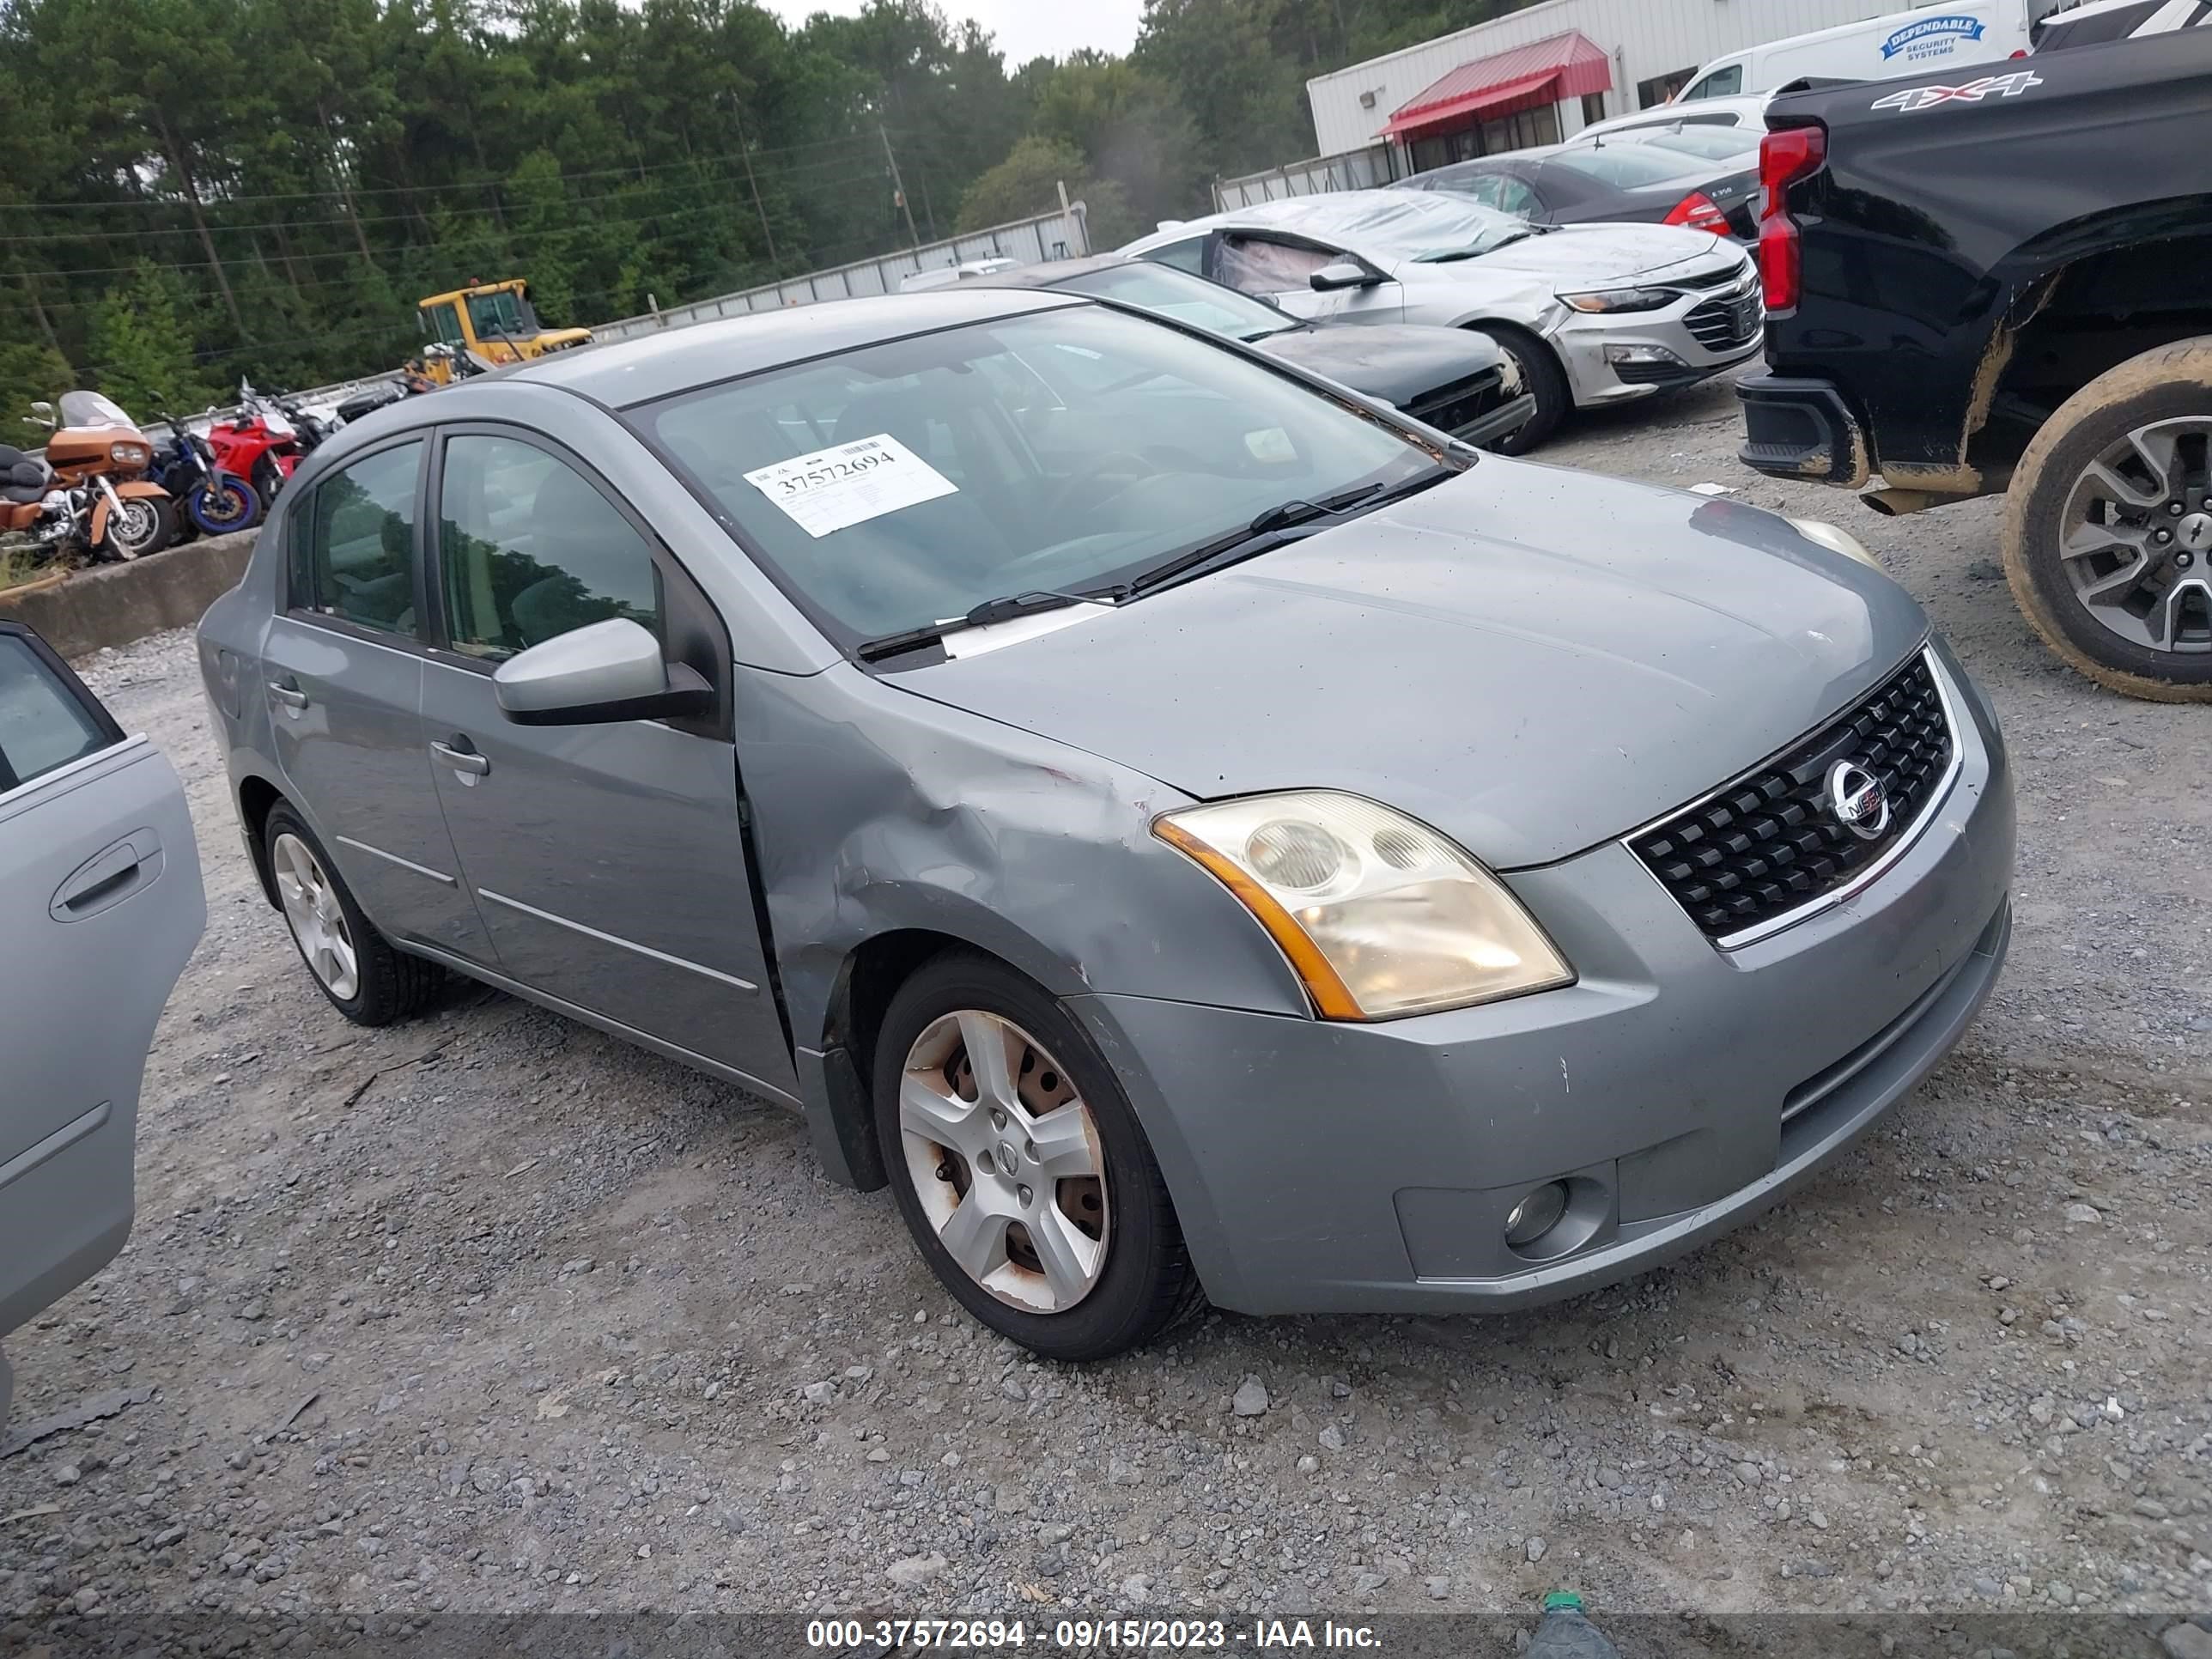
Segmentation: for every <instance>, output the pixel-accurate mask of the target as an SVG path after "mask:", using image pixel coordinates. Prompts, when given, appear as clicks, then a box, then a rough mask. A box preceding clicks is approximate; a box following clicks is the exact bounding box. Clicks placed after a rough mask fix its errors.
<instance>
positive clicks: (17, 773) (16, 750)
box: [0, 634, 114, 794]
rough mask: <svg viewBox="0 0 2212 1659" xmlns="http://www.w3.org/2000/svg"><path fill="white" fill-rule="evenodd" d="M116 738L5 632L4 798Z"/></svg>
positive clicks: (1, 661) (0, 753)
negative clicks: (9, 792)
mask: <svg viewBox="0 0 2212 1659" xmlns="http://www.w3.org/2000/svg"><path fill="white" fill-rule="evenodd" d="M113 740H114V739H113V738H112V737H111V736H110V735H109V733H108V732H106V730H105V729H103V728H102V726H101V725H100V721H99V720H96V719H94V716H93V714H92V711H91V710H90V709H88V708H86V707H85V706H84V705H83V703H82V702H79V701H78V700H77V698H76V695H75V693H74V692H72V691H71V690H70V688H69V687H67V686H65V685H64V684H62V682H61V680H60V678H58V676H57V675H56V674H55V673H54V671H53V670H52V669H51V668H49V667H48V666H47V665H46V663H45V662H43V661H42V660H40V658H39V655H38V653H36V652H34V651H33V650H32V649H31V647H30V645H29V642H28V641H25V640H24V639H22V638H21V636H20V635H15V634H0V794H5V793H8V791H9V790H10V789H14V788H17V787H21V785H23V784H27V783H28V782H30V781H31V780H32V779H33V778H36V777H39V776H41V775H44V774H46V773H48V772H51V771H53V770H54V769H56V768H58V767H63V766H67V765H68V764H69V763H70V762H71V761H75V760H82V759H83V758H84V757H86V756H87V755H89V754H91V753H92V752H93V751H94V750H100V749H105V748H106V746H107V745H108V744H110V743H112V741H113Z"/></svg>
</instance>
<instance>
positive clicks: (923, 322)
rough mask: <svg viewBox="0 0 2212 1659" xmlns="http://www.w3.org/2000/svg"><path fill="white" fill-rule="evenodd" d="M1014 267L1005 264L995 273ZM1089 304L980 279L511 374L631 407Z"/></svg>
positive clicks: (660, 337) (559, 356) (746, 322)
mask: <svg viewBox="0 0 2212 1659" xmlns="http://www.w3.org/2000/svg"><path fill="white" fill-rule="evenodd" d="M1010 275H1012V273H1011V272H1002V273H1000V277H999V278H998V279H997V280H1000V281H1003V280H1004V278H1005V277H1006V276H1010ZM1089 303H1090V301H1087V300H1085V299H1084V298H1083V297H1082V296H1080V295H1073V294H1037V293H1024V292H1023V291H1022V290H1020V289H1006V288H997V287H989V286H986V285H985V283H982V282H980V281H979V282H972V283H960V284H958V285H957V286H956V287H952V288H945V289H935V290H933V291H929V292H925V293H920V294H895V295H880V296H872V297H869V298H866V299H858V300H836V301H823V302H822V303H820V304H817V305H811V306H795V307H786V308H785V309H783V310H781V311H763V312H753V313H749V314H747V315H745V316H742V317H731V318H726V319H723V320H720V321H718V322H712V323H696V324H694V325H691V326H690V327H688V328H676V329H670V330H667V331H665V332H662V333H658V334H648V335H647V336H645V337H643V338H641V339H635V340H617V341H614V342H612V343H609V344H606V345H598V346H586V347H581V348H578V349H571V350H568V351H557V352H553V353H550V354H549V355H547V356H543V357H538V358H536V359H533V360H532V362H529V363H527V364H526V365H525V366H523V367H522V368H518V369H515V370H513V379H515V380H526V381H532V382H536V383H538V384H541V385H544V386H562V387H564V388H566V389H567V390H568V391H571V392H580V393H581V394H582V395H583V396H585V397H586V398H593V399H595V400H597V401H598V402H599V403H603V404H608V405H610V406H611V407H612V408H616V409H627V408H629V406H631V405H632V404H641V403H650V402H652V401H653V400H654V399H655V398H665V397H668V396H670V395H671V394H672V393H674V392H687V391H689V390H690V389H691V388H692V387H693V386H711V385H713V384H714V383H715V382H716V381H720V380H734V379H736V378H737V377H738V376H739V375H741V374H757V373H758V372H759V371H761V370H763V369H768V368H782V367H783V366H784V365H785V364H787V363H796V362H805V360H807V359H808V358H811V357H822V356H830V355H833V354H835V353H837V352H841V351H852V350H855V349H859V348H860V347H862V346H871V345H876V344H878V343H881V342H883V341H885V340H897V339H904V338H907V337H911V336H913V335H916V334H928V333H933V332H934V331H937V330H939V329H942V328H958V327H961V326H963V325H966V324H969V323H985V322H990V321H993V320H994V319H998V318H1000V317H1017V316H1021V315H1023V314H1024V313H1030V312H1036V311H1049V310H1053V309H1054V308H1056V307H1061V306H1073V305H1087V304H1089Z"/></svg>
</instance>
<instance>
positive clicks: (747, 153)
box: [738, 122, 882, 276]
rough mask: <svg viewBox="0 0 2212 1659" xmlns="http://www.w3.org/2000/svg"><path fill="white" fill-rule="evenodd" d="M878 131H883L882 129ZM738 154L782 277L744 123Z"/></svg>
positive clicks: (770, 258)
mask: <svg viewBox="0 0 2212 1659" xmlns="http://www.w3.org/2000/svg"><path fill="white" fill-rule="evenodd" d="M877 130H878V131H882V129H881V128H878V129H877ZM738 155H739V156H740V157H742V158H743V159H744V164H745V186H746V188H747V189H749V190H750V191H752V193H753V211H754V212H756V213H757V214H759V215H760V222H761V234H762V236H763V237H764V238H766V239H767V241H768V262H769V266H770V268H772V269H773V270H775V273H776V274H777V275H778V276H781V275H782V274H783V262H782V261H781V259H778V258H776V257H775V232H774V231H772V230H770V229H769V228H768V210H767V209H766V208H764V207H763V206H762V205H761V193H760V184H759V181H758V180H757V179H755V178H754V177H753V149H752V144H751V143H750V141H749V140H748V139H747V138H746V137H745V129H744V123H742V122H740V123H739V124H738Z"/></svg>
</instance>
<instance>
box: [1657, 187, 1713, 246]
mask: <svg viewBox="0 0 2212 1659" xmlns="http://www.w3.org/2000/svg"><path fill="white" fill-rule="evenodd" d="M1667 222H1668V224H1670V225H1681V226H1684V227H1686V228H1688V229H1691V230H1710V231H1711V232H1712V234H1714V235H1716V236H1723V235H1726V234H1728V215H1726V214H1725V213H1723V212H1722V211H1721V210H1720V209H1719V208H1718V207H1717V206H1715V205H1714V204H1713V198H1712V197H1710V196H1708V195H1706V194H1705V191H1702V190H1693V191H1691V192H1690V193H1689V194H1688V195H1687V196H1685V197H1683V198H1682V199H1681V200H1680V201H1679V202H1677V203H1675V204H1674V211H1673V212H1672V213H1669V214H1668V216H1667Z"/></svg>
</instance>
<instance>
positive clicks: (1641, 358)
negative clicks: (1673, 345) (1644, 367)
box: [1605, 343, 1689, 368]
mask: <svg viewBox="0 0 2212 1659" xmlns="http://www.w3.org/2000/svg"><path fill="white" fill-rule="evenodd" d="M1605 360H1606V362H1609V363H1644V364H1652V363H1657V364H1659V365H1661V366H1662V367H1665V368H1688V367H1689V364H1687V363H1686V362H1683V361H1682V360H1681V359H1680V357H1678V356H1675V355H1674V353H1673V352H1671V351H1669V350H1668V349H1667V348H1666V347H1665V346H1662V345H1644V344H1628V343H1615V344H1613V345H1608V346H1607V347H1606V349H1605Z"/></svg>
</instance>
